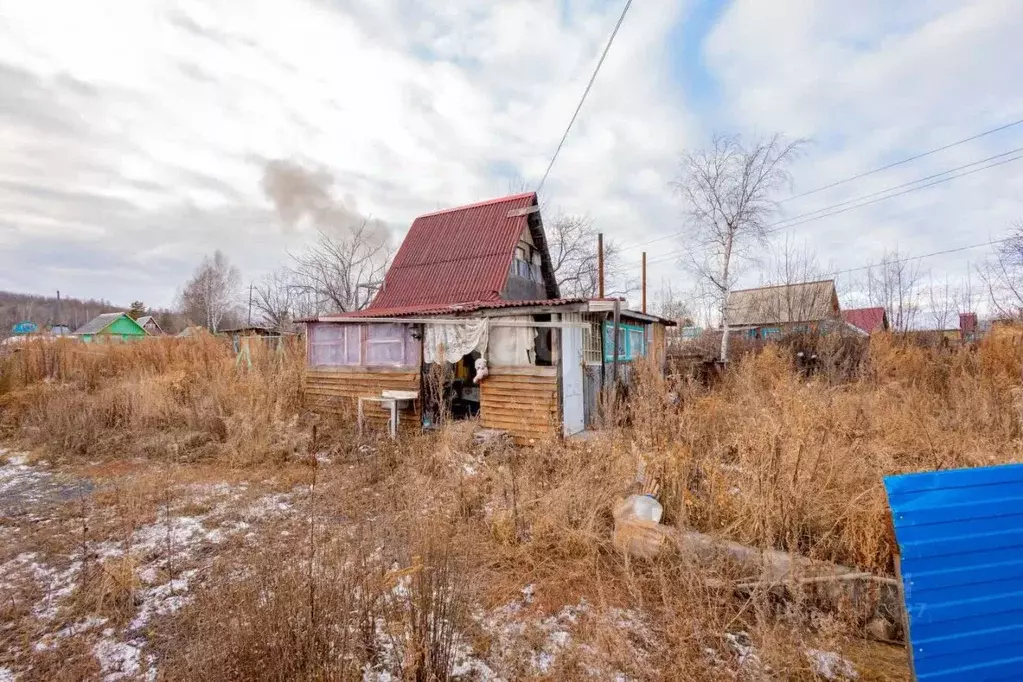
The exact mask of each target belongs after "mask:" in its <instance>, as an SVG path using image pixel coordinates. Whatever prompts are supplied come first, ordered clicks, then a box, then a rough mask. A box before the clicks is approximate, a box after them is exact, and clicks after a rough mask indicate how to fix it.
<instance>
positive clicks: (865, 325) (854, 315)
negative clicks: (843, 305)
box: [842, 306, 889, 334]
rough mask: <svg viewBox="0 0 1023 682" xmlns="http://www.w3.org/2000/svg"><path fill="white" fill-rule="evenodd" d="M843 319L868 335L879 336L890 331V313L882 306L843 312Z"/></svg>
mask: <svg viewBox="0 0 1023 682" xmlns="http://www.w3.org/2000/svg"><path fill="white" fill-rule="evenodd" d="M842 319H843V320H845V322H846V323H847V324H850V325H852V326H853V327H856V328H857V329H859V330H860V331H862V332H865V333H866V334H877V333H879V332H886V331H888V329H889V326H888V313H887V312H886V311H885V309H884V308H882V307H880V306H878V307H875V308H852V309H851V310H843V311H842Z"/></svg>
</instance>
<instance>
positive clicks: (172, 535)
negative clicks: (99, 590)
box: [0, 453, 295, 682]
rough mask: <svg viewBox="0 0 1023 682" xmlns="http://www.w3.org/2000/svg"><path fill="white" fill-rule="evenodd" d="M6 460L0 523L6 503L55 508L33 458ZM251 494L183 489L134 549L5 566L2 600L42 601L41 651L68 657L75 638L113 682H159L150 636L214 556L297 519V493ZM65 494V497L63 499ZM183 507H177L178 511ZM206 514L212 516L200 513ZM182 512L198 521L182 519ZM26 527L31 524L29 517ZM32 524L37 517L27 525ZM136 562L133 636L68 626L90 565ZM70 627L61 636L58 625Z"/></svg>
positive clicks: (38, 615)
mask: <svg viewBox="0 0 1023 682" xmlns="http://www.w3.org/2000/svg"><path fill="white" fill-rule="evenodd" d="M2 455H6V462H7V463H6V464H4V465H3V466H0V514H2V515H5V516H6V515H9V511H8V510H9V509H10V507H9V506H8V505H7V504H6V503H9V502H10V501H11V500H12V499H15V500H16V501H17V502H18V504H19V505H20V506H24V503H25V502H26V501H27V502H29V503H34V502H37V501H39V500H41V499H47V500H54V499H56V498H55V497H54V491H55V490H57V491H62V490H63V488H61V487H60V486H55V485H54V482H53V480H52V479H53V476H52V474H51V473H49V472H48V471H45V470H41V469H40V468H39V467H36V466H33V465H31V464H28V463H27V462H28V460H27V458H26V457H25V456H23V455H13V456H11V455H9V454H6V453H0V456H2ZM248 492H249V491H248V486H246V485H245V484H239V485H236V486H231V485H229V484H226V483H217V484H204V485H191V486H185V487H184V488H183V489H180V490H174V494H173V500H174V502H172V503H171V504H170V505H168V507H165V508H163V509H161V510H160V511H159V513H158V514H157V518H156V521H155V522H154V523H151V524H148V525H145V526H141V527H139V528H137V529H136V530H135V531H134V532H133V533H132V534H131V535H130V537H129V538H127V539H125V540H120V541H115V540H103V541H98V542H87V543H85V544H84V546H82V545H79V549H77V550H76V551H74V552H73V553H72V554H70V555H63V556H62V555H51V556H47V557H43V556H42V555H41V554H40V553H38V552H23V553H21V554H19V555H17V556H15V557H14V558H12V559H9V560H8V561H6V562H4V563H3V564H0V599H6V600H16V599H18V598H19V597H20V598H24V597H25V596H29V598H34V599H35V602H34V603H33V604H32V609H31V613H32V617H33V618H34V619H35V621H36V622H37V623H38V624H39V625H41V626H42V627H43V628H44V629H45V628H47V627H51V628H53V629H51V630H49V631H48V632H46V633H45V634H43V635H42V636H41V637H40V638H38V639H37V640H36V641H35V642H33V643H32V649H33V650H35V651H48V650H52V649H57V648H59V647H60V646H61V645H62V644H63V643H64V642H66V641H67V640H69V639H72V638H82V637H85V638H89V639H90V640H91V641H95V644H94V645H93V648H92V651H93V654H94V655H95V656H96V658H97V660H98V662H99V664H100V667H101V669H102V678H103V679H104V680H108V681H114V680H133V679H142V677H143V676H146V677H152V678H153V679H155V675H156V668H155V665H153V662H152V661H150V660H149V658H148V657H147V656H146V655H145V653H144V649H145V647H146V644H147V641H146V638H145V637H146V631H147V629H148V627H149V626H150V625H151V624H152V622H153V620H154V619H155V618H157V617H159V616H165V615H168V614H171V613H174V612H175V611H177V610H179V609H181V608H182V607H184V606H185V605H186V604H188V603H189V602H190V601H191V599H192V597H191V594H190V593H191V591H192V590H193V589H194V588H195V586H196V584H197V583H199V582H201V580H202V573H203V571H204V570H205V569H207V568H208V567H209V566H210V565H211V564H212V555H213V554H214V551H213V550H214V549H215V548H216V547H217V546H218V545H221V544H222V543H224V542H226V541H228V540H229V539H230V538H232V537H234V536H238V535H242V536H244V537H245V538H246V539H249V538H251V537H253V536H254V532H252V531H251V529H252V528H253V526H254V525H256V524H261V523H266V522H268V521H270V520H272V519H275V518H280V517H282V516H284V515H286V514H287V513H288V512H289V511H291V510H292V504H293V502H292V499H293V498H294V496H295V492H294V491H293V492H290V493H273V494H267V495H264V496H255V495H252V494H247V493H248ZM60 494H61V493H60V492H58V495H57V497H59V495H60ZM175 503H176V504H175ZM203 505H206V506H208V508H209V511H208V512H205V513H196V511H195V510H196V509H200V510H201V509H202V506H203ZM182 506H184V507H185V509H187V510H188V512H189V513H175V509H177V508H181V507H182ZM22 518H25V517H24V516H22ZM26 520H28V521H31V518H28V519H26ZM125 554H130V555H131V557H132V562H133V564H134V565H135V572H136V575H137V577H138V579H139V581H140V583H141V587H140V588H139V589H138V591H137V592H136V594H135V595H134V598H135V614H134V616H133V617H132V619H131V620H130V622H129V623H128V625H127V626H126V627H124V628H114V627H107V628H106V629H105V630H103V632H102V635H101V636H100V633H98V632H97V631H98V630H99V628H100V627H103V626H104V625H107V620H106V619H105V618H99V617H87V618H84V619H81V620H79V621H76V622H74V623H71V624H68V623H67V622H66V621H63V622H62V620H61V619H60V618H58V616H59V615H60V614H61V607H62V606H63V605H64V604H65V602H66V599H67V598H68V597H69V596H71V595H72V594H73V593H74V591H75V589H76V587H77V580H78V579H79V577H80V575H81V573H82V566H83V561H100V562H106V561H109V560H113V559H116V558H118V557H123V556H125ZM58 625H59V626H60V627H55V628H54V626H58ZM5 676H6V677H5ZM8 679H9V680H14V679H16V677H15V676H14V671H12V670H8V669H6V668H0V682H6V680H8Z"/></svg>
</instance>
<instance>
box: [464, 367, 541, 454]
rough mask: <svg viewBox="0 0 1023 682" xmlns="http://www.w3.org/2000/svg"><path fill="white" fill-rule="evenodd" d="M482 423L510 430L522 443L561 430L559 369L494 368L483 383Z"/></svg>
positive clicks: (494, 427)
mask: <svg viewBox="0 0 1023 682" xmlns="http://www.w3.org/2000/svg"><path fill="white" fill-rule="evenodd" d="M480 424H481V425H482V426H483V427H484V428H487V429H501V430H503V431H507V432H508V434H509V435H511V436H512V438H513V439H514V440H515V442H516V443H519V444H523V443H526V442H528V441H529V440H531V439H537V440H538V439H540V438H543V437H545V436H549V435H551V434H557V433H560V431H561V418H560V410H559V409H558V373H557V369H556V368H554V367H508V368H494V369H492V370H491V373H490V376H488V377H487V378H486V379H484V380H483V382H482V383H481V384H480Z"/></svg>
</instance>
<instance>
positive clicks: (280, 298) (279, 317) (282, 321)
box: [252, 269, 299, 331]
mask: <svg viewBox="0 0 1023 682" xmlns="http://www.w3.org/2000/svg"><path fill="white" fill-rule="evenodd" d="M298 298H299V292H298V290H297V289H296V287H295V285H294V283H293V282H292V278H291V273H290V272H289V271H287V270H284V269H281V270H274V271H273V272H271V273H270V274H269V275H266V276H265V277H263V278H262V279H260V280H259V281H258V282H256V283H254V284H253V285H252V307H253V308H255V310H256V313H257V314H258V315H259V317H260V319H262V321H263V322H264V323H265V324H266V325H268V326H270V327H272V328H273V329H276V330H277V331H283V330H284V329H285V328H287V326H288V325H289V324H290V323H291V321H292V320H293V319H295V312H296V308H297V304H298Z"/></svg>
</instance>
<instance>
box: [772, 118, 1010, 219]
mask: <svg viewBox="0 0 1023 682" xmlns="http://www.w3.org/2000/svg"><path fill="white" fill-rule="evenodd" d="M1020 123H1023V118H1021V119H1019V120H1016V121H1011V122H1010V123H1006V124H1005V125H1000V126H998V127H997V128H992V129H991V130H985V131H984V132H982V133H977V134H976V135H971V136H970V137H966V138H963V139H961V140H957V141H956V142H950V143H948V144H946V145H944V146H941V147H937V148H935V149H931V150H929V151H926V152H921V153H919V154H915V155H913V156H910V157H908V158H905V159H902V160H901V161H894V162H892V163H889V164H887V165H885V166H881V167H880V168H875V169H874V170H871V171H866V172H865V173H860V174H859V175H853V176H852V177H849V178H845V179H844V180H838V181H837V182H833V183H831V184H830V185H824V186H822V187H818V188H817V189H812V190H810V191H808V192H803V193H802V194H796V195H795V196H791V197H789V198H788V199H783V200H782V201H781V202H780V203H785V202H786V201H793V200H795V199H801V198H803V197H808V196H810V195H811V194H817V193H818V192H823V191H824V190H826V189H831V188H832V187H838V186H839V185H844V184H846V183H848V182H852V181H853V180H859V179H860V178H865V177H867V176H868V175H873V174H874V173H880V172H881V171H886V170H888V169H889V168H895V167H896V166H901V165H902V164H904V163H909V162H910V161H916V160H917V159H922V158H924V157H925V156H930V155H931V154H937V153H938V152H943V151H945V150H946V149H951V148H952V147H956V146H958V145H961V144H965V143H967V142H972V141H973V140H979V139H980V138H982V137H986V136H987V135H992V134H994V133H997V132H1000V131H1002V130H1005V129H1006V128H1011V127H1013V126H1017V125H1019V124H1020Z"/></svg>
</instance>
